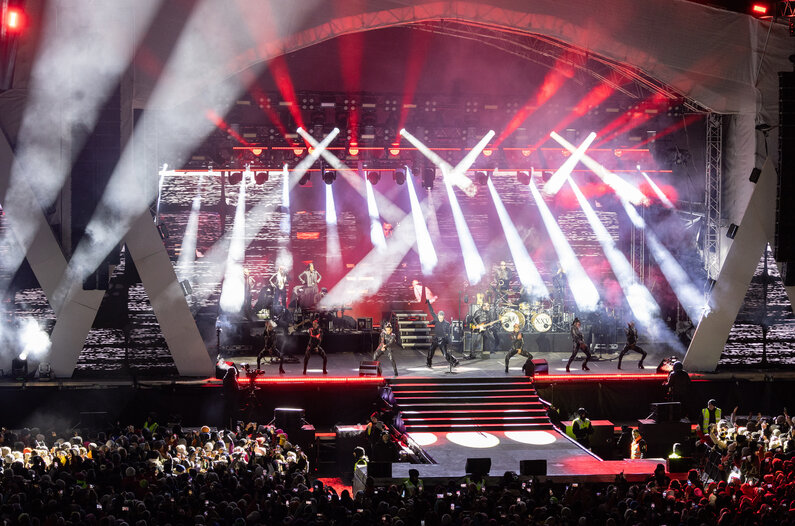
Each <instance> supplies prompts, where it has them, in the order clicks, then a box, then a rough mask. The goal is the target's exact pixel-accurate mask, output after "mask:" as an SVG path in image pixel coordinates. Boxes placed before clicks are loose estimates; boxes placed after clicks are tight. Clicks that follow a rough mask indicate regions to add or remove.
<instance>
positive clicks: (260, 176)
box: [254, 172, 268, 184]
mask: <svg viewBox="0 0 795 526" xmlns="http://www.w3.org/2000/svg"><path fill="white" fill-rule="evenodd" d="M267 180H268V172H257V173H256V174H255V175H254V182H256V183H257V184H265V181H267Z"/></svg>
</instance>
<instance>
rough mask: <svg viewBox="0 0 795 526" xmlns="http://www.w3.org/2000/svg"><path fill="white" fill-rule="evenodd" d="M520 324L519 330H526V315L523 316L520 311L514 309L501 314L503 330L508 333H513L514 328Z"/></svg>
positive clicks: (505, 310)
mask: <svg viewBox="0 0 795 526" xmlns="http://www.w3.org/2000/svg"><path fill="white" fill-rule="evenodd" d="M517 323H518V324H519V328H520V329H523V328H524V323H525V318H524V314H522V313H521V312H520V311H518V310H514V309H504V310H503V311H502V312H501V313H500V325H502V328H503V329H504V330H506V331H508V332H512V331H513V326H514V325H516V324H517Z"/></svg>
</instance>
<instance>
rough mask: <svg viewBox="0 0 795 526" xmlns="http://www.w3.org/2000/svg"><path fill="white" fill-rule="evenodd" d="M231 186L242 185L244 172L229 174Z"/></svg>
mask: <svg viewBox="0 0 795 526" xmlns="http://www.w3.org/2000/svg"><path fill="white" fill-rule="evenodd" d="M228 179H229V184H233V185H236V184H240V181H242V180H243V172H229V176H228Z"/></svg>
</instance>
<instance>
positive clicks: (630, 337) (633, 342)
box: [618, 321, 646, 369]
mask: <svg viewBox="0 0 795 526" xmlns="http://www.w3.org/2000/svg"><path fill="white" fill-rule="evenodd" d="M626 333H627V344H626V345H624V348H623V349H622V350H621V354H619V355H618V368H619V369H621V360H622V359H623V358H624V355H625V354H627V353H628V352H629V351H635V352H639V353H640V361H639V362H638V369H643V360H645V359H646V351H644V350H643V348H641V347H640V346H639V345H638V329H636V328H635V323H634V322H631V321H630V322H627V328H626Z"/></svg>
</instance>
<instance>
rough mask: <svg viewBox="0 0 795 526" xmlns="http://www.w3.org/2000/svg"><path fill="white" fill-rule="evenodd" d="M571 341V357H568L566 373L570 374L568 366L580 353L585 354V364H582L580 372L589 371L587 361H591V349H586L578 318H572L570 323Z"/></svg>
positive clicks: (586, 345)
mask: <svg viewBox="0 0 795 526" xmlns="http://www.w3.org/2000/svg"><path fill="white" fill-rule="evenodd" d="M571 341H572V349H571V356H569V361H568V362H567V363H566V372H567V373H570V372H571V371H570V370H569V366H570V365H571V362H573V361H574V358H575V357H576V356H577V353H578V352H580V351H582V352H584V353H585V362H583V364H582V370H583V371H590V370H591V369H589V368H588V360H590V359H591V349H590V348H589V347H588V344H587V343H585V338H584V337H583V335H582V331H581V330H580V318H574V321H573V322H572V323H571Z"/></svg>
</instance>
